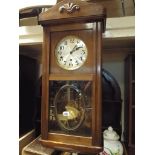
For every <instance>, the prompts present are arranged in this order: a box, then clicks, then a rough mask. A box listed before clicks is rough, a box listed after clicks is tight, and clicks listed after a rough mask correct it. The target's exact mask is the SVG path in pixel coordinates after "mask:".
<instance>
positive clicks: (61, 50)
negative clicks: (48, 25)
mask: <svg viewBox="0 0 155 155" xmlns="http://www.w3.org/2000/svg"><path fill="white" fill-rule="evenodd" d="M87 55H88V50H87V47H86V44H85V43H84V42H83V41H82V40H81V39H80V38H78V37H76V36H66V37H64V38H63V39H62V40H60V42H58V44H57V46H56V49H55V56H56V59H57V63H58V65H59V66H60V67H61V68H63V69H66V70H75V69H78V68H80V67H81V66H82V65H83V64H84V63H85V62H86V60H87Z"/></svg>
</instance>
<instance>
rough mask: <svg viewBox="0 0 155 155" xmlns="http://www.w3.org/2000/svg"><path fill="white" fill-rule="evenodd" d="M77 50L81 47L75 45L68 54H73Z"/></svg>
mask: <svg viewBox="0 0 155 155" xmlns="http://www.w3.org/2000/svg"><path fill="white" fill-rule="evenodd" d="M79 48H82V46H77V45H75V46H74V48H73V50H72V51H70V54H72V53H73V52H75V51H77V50H78V49H79Z"/></svg>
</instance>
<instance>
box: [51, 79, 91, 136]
mask: <svg viewBox="0 0 155 155" xmlns="http://www.w3.org/2000/svg"><path fill="white" fill-rule="evenodd" d="M91 94H92V82H91V81H50V88H49V95H50V98H49V132H57V133H69V134H74V135H81V136H91V121H92V118H91V112H92V107H91V102H92V98H91V96H92V95H91Z"/></svg>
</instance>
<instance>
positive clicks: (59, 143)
mask: <svg viewBox="0 0 155 155" xmlns="http://www.w3.org/2000/svg"><path fill="white" fill-rule="evenodd" d="M105 21H106V14H105V9H104V8H103V6H101V5H98V4H94V3H93V4H91V3H88V2H83V1H78V0H72V1H69V0H64V1H62V2H60V3H57V4H56V5H55V6H53V7H52V8H51V9H49V10H48V11H46V12H44V13H42V14H40V16H39V22H40V24H41V25H42V26H43V31H44V41H43V55H42V58H43V59H42V63H43V70H42V107H41V108H42V113H41V139H40V141H41V143H42V145H45V146H47V147H52V148H55V149H62V150H67V151H73V152H82V153H89V154H90V153H98V152H100V151H102V146H103V142H102V111H101V110H102V108H101V104H102V100H101V98H102V97H101V96H102V88H101V83H102V81H101V72H102V71H101V52H102V42H103V41H102V33H103V32H104V30H105Z"/></svg>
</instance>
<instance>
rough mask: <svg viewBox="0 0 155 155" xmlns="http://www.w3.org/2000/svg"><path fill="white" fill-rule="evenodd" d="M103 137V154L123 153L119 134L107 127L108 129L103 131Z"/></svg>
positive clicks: (119, 154)
mask: <svg viewBox="0 0 155 155" xmlns="http://www.w3.org/2000/svg"><path fill="white" fill-rule="evenodd" d="M103 138H104V153H103V154H105V155H123V146H122V144H121V142H120V141H119V135H118V134H117V133H116V132H115V131H114V130H113V128H112V127H108V130H105V131H104V132H103Z"/></svg>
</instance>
